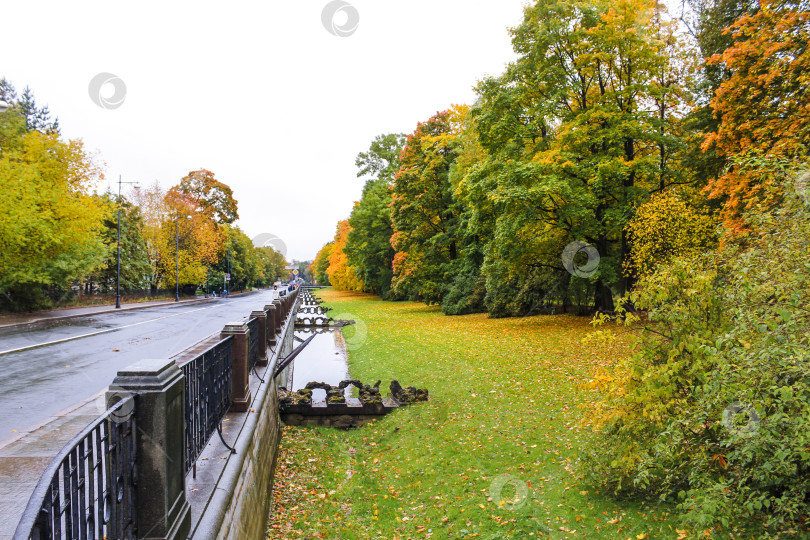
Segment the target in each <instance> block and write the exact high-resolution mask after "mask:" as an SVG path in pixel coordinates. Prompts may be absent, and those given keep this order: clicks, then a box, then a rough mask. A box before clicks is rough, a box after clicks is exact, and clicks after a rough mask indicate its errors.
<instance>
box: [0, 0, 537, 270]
mask: <svg viewBox="0 0 810 540" xmlns="http://www.w3.org/2000/svg"><path fill="white" fill-rule="evenodd" d="M350 2H351V4H352V5H353V6H354V7H355V8H356V11H357V13H358V14H359V25H358V26H357V29H356V31H355V32H354V33H353V34H352V35H350V36H348V37H338V36H335V35H332V34H330V33H329V32H328V31H327V30H326V28H325V27H324V25H323V24H322V20H321V16H322V12H323V10H324V7H325V6H326V5H327V4H328V3H329V1H328V0H295V1H288V2H277V1H267V2H231V3H223V2H216V3H214V2H208V1H196V2H179V1H175V0H171V1H168V0H165V1H164V2H151V1H146V2H143V1H142V2H133V3H123V2H109V1H104V2H101V1H82V2H64V1H63V0H62V1H40V0H28V1H26V2H13V3H12V2H7V3H5V4H4V6H3V8H2V12H0V28H2V32H0V48H1V49H2V51H3V57H2V59H1V60H0V76H5V77H6V78H8V79H9V80H10V81H11V82H12V83H14V85H15V86H16V87H17V90H18V92H19V91H21V90H22V89H23V87H24V86H25V85H28V86H30V87H31V88H32V89H33V90H34V93H35V96H36V98H37V102H38V104H39V105H45V104H47V105H49V106H50V108H51V110H52V111H53V112H54V113H56V114H57V115H58V117H59V121H60V124H61V126H62V133H63V135H64V136H66V137H69V138H77V137H80V138H82V139H84V141H85V144H86V146H87V147H88V148H89V149H94V150H98V151H99V152H100V154H101V157H102V158H103V160H104V161H105V162H106V163H107V168H106V171H107V179H108V181H109V182H110V183H111V184H112V183H114V182H115V181H116V180H117V178H118V175H119V174H121V175H122V176H123V179H124V180H125V181H140V182H141V183H142V184H146V183H151V182H153V181H154V180H158V181H159V182H160V183H161V184H162V185H163V186H164V187H165V188H168V187H170V186H172V185H174V184H176V183H177V182H178V181H179V180H180V178H182V177H183V176H184V175H185V174H187V173H188V172H189V171H191V170H195V169H199V168H206V169H210V170H211V171H213V172H214V173H215V174H216V176H217V178H218V179H219V180H221V181H223V182H225V183H226V184H228V185H230V186H231V187H232V188H233V190H234V192H235V196H236V198H237V200H238V201H239V215H240V219H239V222H238V224H239V225H240V226H241V228H242V229H243V230H244V231H245V232H246V233H247V234H248V235H249V236H250V237H254V236H256V235H258V234H260V233H272V234H275V235H278V236H279V237H280V238H282V239H283V240H284V241H285V243H286V244H287V247H288V253H287V256H288V259H293V258H295V259H311V258H313V257H314V256H315V254H316V252H317V250H318V249H319V248H320V247H321V246H322V245H323V244H324V243H326V242H327V241H329V240H330V239H331V238H332V236H333V235H334V230H335V224H336V223H337V221H338V220H339V219H344V218H346V217H347V216H348V215H349V212H350V211H351V208H352V203H353V201H355V200H357V199H359V197H360V193H361V189H362V185H363V181H362V180H361V179H358V178H357V177H356V168H355V166H354V158H355V156H356V155H357V153H358V152H360V151H364V150H366V149H367V148H368V145H369V143H370V142H371V140H372V139H373V138H374V137H375V136H376V135H378V134H382V133H389V132H404V133H410V132H412V131H413V130H414V129H415V127H416V123H417V122H419V121H422V120H426V119H427V118H429V117H430V116H432V115H433V114H434V113H435V112H436V111H438V110H443V109H446V108H447V107H448V106H449V105H451V104H453V103H472V101H473V100H474V99H475V96H474V93H473V91H472V87H473V86H474V84H475V83H476V81H477V80H479V79H481V78H483V77H485V76H487V75H498V74H500V73H501V72H502V71H503V69H504V66H505V64H506V63H507V62H509V61H510V60H512V59H514V53H513V52H512V49H511V43H510V39H509V34H508V32H507V27H510V26H515V25H517V24H519V23H520V21H521V19H522V6H523V5H524V4H525V3H526V0H477V1H476V0H408V1H404V0H350ZM347 16H348V15H347V13H346V12H342V13H338V14H337V15H336V20H335V21H336V23H337V24H338V25H341V24H345V23H346V22H347ZM100 72H108V73H112V74H115V75H116V76H118V77H120V79H121V80H123V81H124V83H125V84H126V89H127V90H126V96H125V99H124V102H123V104H122V105H121V106H120V107H118V108H116V109H104V108H102V107H100V106H98V105H96V104H95V103H94V102H93V101H92V100H91V99H90V96H89V92H88V85H89V83H90V80H91V79H92V78H93V77H94V76H95V75H96V74H98V73H100ZM112 90H113V89H112V87H105V88H103V89H102V93H103V94H104V95H105V96H109V95H110V93H111V91H112ZM281 196H286V200H283V199H281V198H280V197H281Z"/></svg>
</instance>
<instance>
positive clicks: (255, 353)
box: [247, 319, 259, 371]
mask: <svg viewBox="0 0 810 540" xmlns="http://www.w3.org/2000/svg"><path fill="white" fill-rule="evenodd" d="M247 326H248V332H249V334H250V335H249V336H248V339H249V340H250V341H249V342H248V361H249V362H250V366H249V368H248V369H249V370H250V371H252V370H253V368H254V367H256V362H258V361H259V319H250V320H249V321H248V324H247Z"/></svg>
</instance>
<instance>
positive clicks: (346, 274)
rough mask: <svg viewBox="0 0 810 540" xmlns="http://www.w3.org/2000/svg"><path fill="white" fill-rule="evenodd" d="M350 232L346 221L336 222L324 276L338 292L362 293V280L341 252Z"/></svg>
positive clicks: (344, 253) (343, 252)
mask: <svg viewBox="0 0 810 540" xmlns="http://www.w3.org/2000/svg"><path fill="white" fill-rule="evenodd" d="M350 230H351V227H350V226H349V221H348V220H343V221H340V222H338V226H337V231H336V232H335V240H334V242H333V244H332V249H331V250H330V254H329V266H328V267H327V269H326V274H327V275H328V276H329V283H330V284H331V285H332V286H333V287H334V288H335V289H337V290H339V291H362V290H363V287H364V285H363V280H362V279H361V278H360V276H358V275H357V269H356V268H355V267H353V266H351V265H350V264H349V259H348V257H347V256H346V252H345V251H344V250H343V248H344V247H345V246H346V242H347V241H348V238H349V231H350Z"/></svg>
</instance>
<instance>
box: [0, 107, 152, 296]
mask: <svg viewBox="0 0 810 540" xmlns="http://www.w3.org/2000/svg"><path fill="white" fill-rule="evenodd" d="M0 103H2V102H0ZM121 184H135V189H138V182H122V181H121V175H120V174H119V175H118V255H117V257H116V260H117V262H118V272H117V275H116V278H115V309H120V308H121Z"/></svg>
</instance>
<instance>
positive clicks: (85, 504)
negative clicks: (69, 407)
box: [14, 396, 138, 540]
mask: <svg viewBox="0 0 810 540" xmlns="http://www.w3.org/2000/svg"><path fill="white" fill-rule="evenodd" d="M134 411H135V399H134V397H133V396H129V397H126V398H124V399H123V400H121V401H119V402H118V403H116V404H115V405H114V406H113V407H111V408H110V409H108V410H107V411H106V412H105V413H104V414H102V415H101V416H99V417H98V418H97V419H96V420H94V421H93V423H91V424H90V425H89V426H87V427H86V428H85V429H84V430H83V431H82V432H81V433H79V434H78V435H76V437H74V438H73V439H72V440H71V441H70V442H69V443H68V444H67V445H65V447H64V448H63V449H62V450H61V451H60V452H59V453H58V454H57V455H56V457H55V458H54V459H53V461H51V463H50V464H49V465H48V467H47V468H46V469H45V472H44V473H43V474H42V477H41V478H40V480H39V483H38V484H37V487H36V488H35V489H34V493H33V494H32V495H31V498H30V499H29V500H28V506H27V507H26V508H25V512H23V517H22V519H21V520H20V523H19V525H18V526H17V530H16V532H15V533H14V540H45V539H49V540H50V539H59V540H61V539H65V540H69V539H70V540H72V539H77V540H78V539H81V540H85V539H102V538H110V539H111V538H116V539H117V538H121V539H131V538H137V532H138V531H137V530H136V522H135V508H136V489H135V486H136V484H137V481H138V480H137V476H138V475H137V470H136V461H135V460H136V446H137V445H136V440H135V439H136V437H135V429H136V426H135V417H134Z"/></svg>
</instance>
